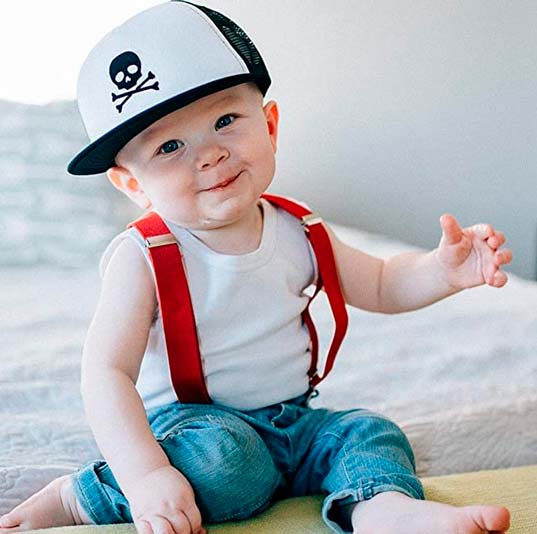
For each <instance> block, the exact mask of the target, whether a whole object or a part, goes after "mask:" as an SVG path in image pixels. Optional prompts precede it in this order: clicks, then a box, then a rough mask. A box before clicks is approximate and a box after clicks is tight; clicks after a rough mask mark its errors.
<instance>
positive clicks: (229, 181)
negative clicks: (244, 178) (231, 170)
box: [203, 172, 240, 191]
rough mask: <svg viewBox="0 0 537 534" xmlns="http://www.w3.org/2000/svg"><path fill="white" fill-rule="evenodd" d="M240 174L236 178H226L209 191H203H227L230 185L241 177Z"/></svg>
mask: <svg viewBox="0 0 537 534" xmlns="http://www.w3.org/2000/svg"><path fill="white" fill-rule="evenodd" d="M239 174H240V172H239ZM239 174H236V175H235V176H232V177H231V178H226V179H225V180H222V181H221V182H218V183H217V184H216V185H213V186H212V187H209V188H208V189H204V190H203V191H219V190H222V189H225V188H226V187H227V186H228V185H230V184H232V183H233V182H234V181H235V180H236V179H237V178H238V177H239Z"/></svg>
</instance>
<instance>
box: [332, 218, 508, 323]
mask: <svg viewBox="0 0 537 534" xmlns="http://www.w3.org/2000/svg"><path fill="white" fill-rule="evenodd" d="M440 224H441V227H442V231H443V234H442V239H441V241H440V244H439V246H438V247H437V248H436V249H434V250H432V251H430V252H410V253H404V254H399V255H397V256H393V257H391V258H388V259H386V260H383V259H380V258H375V257H373V256H370V255H368V254H365V253H364V252H362V251H360V250H358V249H355V248H353V247H350V246H349V245H347V244H345V243H343V242H341V241H340V240H339V239H338V238H337V237H336V236H335V234H334V233H333V232H332V230H330V228H328V231H329V234H330V240H331V242H332V246H333V248H334V254H335V258H336V263H337V267H338V274H339V278H340V283H341V286H342V291H343V294H344V297H345V300H346V302H347V303H348V304H350V305H352V306H355V307H358V308H362V309H365V310H369V311H374V312H382V313H399V312H404V311H410V310H415V309H418V308H422V307H424V306H427V305H429V304H432V303H433V302H436V301H438V300H440V299H442V298H445V297H447V296H449V295H453V294H454V293H457V292H459V291H461V290H462V289H465V288H468V287H474V286H478V285H482V284H484V283H487V284H488V285H491V286H494V287H502V286H503V285H505V283H506V282H507V276H506V274H505V273H504V272H503V271H501V266H502V265H504V264H506V263H509V262H510V261H511V258H512V254H511V251H509V250H498V249H499V248H500V247H501V245H503V243H504V242H505V238H504V236H503V234H502V233H501V232H495V231H494V229H493V228H492V227H491V226H490V225H486V224H480V225H475V226H472V227H470V228H466V229H464V230H463V229H462V228H460V227H459V225H458V223H457V221H456V220H455V219H454V218H453V217H452V216H450V215H444V216H443V217H442V218H441V219H440Z"/></svg>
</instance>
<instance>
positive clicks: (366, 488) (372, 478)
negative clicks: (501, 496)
mask: <svg viewBox="0 0 537 534" xmlns="http://www.w3.org/2000/svg"><path fill="white" fill-rule="evenodd" d="M310 473H311V475H310ZM295 485H296V486H297V487H296V488H295V490H294V491H295V493H296V494H298V493H299V492H309V493H311V492H322V493H328V497H327V498H326V499H325V501H324V504H323V510H322V513H323V518H324V519H325V521H326V523H327V524H328V525H329V526H330V527H331V528H332V530H333V531H334V532H338V533H341V532H354V533H355V534H373V533H374V534H407V533H408V534H430V533H431V532H434V533H435V534H481V533H482V532H483V531H487V530H490V529H488V528H487V527H494V528H493V530H491V531H494V532H496V531H497V532H498V533H501V532H503V531H504V530H506V529H507V528H508V525H509V513H508V512H507V510H506V509H504V508H497V507H489V506H477V507H466V508H457V507H452V506H448V505H444V504H440V503H435V502H431V501H424V500H423V499H424V494H423V489H422V486H421V483H420V482H419V479H418V478H417V476H416V474H415V463H414V455H413V453H412V449H411V447H410V444H409V443H408V440H407V439H406V437H405V435H404V434H403V433H402V432H401V430H400V429H399V427H398V426H397V425H395V423H393V422H391V421H389V420H388V419H386V418H384V417H381V416H379V415H376V414H374V413H372V412H368V411H366V410H352V411H348V412H339V413H333V414H331V416H330V417H329V418H328V419H327V420H326V421H325V422H324V423H323V424H322V426H321V427H319V429H318V430H317V431H316V435H315V438H314V440H313V443H312V447H311V449H310V451H309V452H308V456H307V458H306V460H305V462H304V464H303V466H302V468H301V470H300V471H299V472H298V473H297V476H296V478H295Z"/></svg>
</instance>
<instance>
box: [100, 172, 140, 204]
mask: <svg viewBox="0 0 537 534" xmlns="http://www.w3.org/2000/svg"><path fill="white" fill-rule="evenodd" d="M106 175H107V176H108V179H109V180H110V182H111V183H112V185H113V186H114V187H115V188H116V189H118V190H119V191H121V192H122V193H123V194H125V195H127V196H128V197H129V198H130V199H131V200H132V201H133V202H134V203H135V204H137V205H138V206H140V208H142V209H143V210H146V209H149V208H151V200H150V199H149V197H148V196H147V195H146V194H145V192H144V190H143V189H142V184H141V183H140V182H139V181H138V180H137V179H136V177H135V176H133V175H132V174H131V173H130V171H129V170H128V169H126V168H125V167H110V169H108V170H107V171H106Z"/></svg>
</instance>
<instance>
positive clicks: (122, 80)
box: [67, 0, 270, 175]
mask: <svg viewBox="0 0 537 534" xmlns="http://www.w3.org/2000/svg"><path fill="white" fill-rule="evenodd" d="M245 82H255V83H256V84H257V85H258V87H259V89H260V91H261V93H262V94H263V95H264V94H265V93H266V92H267V89H268V88H269V86H270V76H269V74H268V71H267V69H266V67H265V64H264V62H263V59H262V58H261V55H260V54H259V52H258V51H257V49H256V47H255V46H254V44H253V43H252V41H251V40H250V39H249V37H248V36H247V35H246V33H245V32H244V31H243V30H242V29H241V28H240V27H239V26H237V24H235V23H234V22H233V21H232V20H230V19H229V18H227V17H226V16H224V15H222V14H221V13H219V12H217V11H214V10H212V9H209V8H207V7H205V6H200V5H197V4H193V3H191V2H186V1H184V0H170V1H168V2H166V3H164V4H159V5H157V6H155V7H152V8H150V9H147V10H145V11H142V12H141V13H138V14H137V15H135V16H134V17H132V18H130V19H129V20H127V21H126V22H124V23H123V24H122V25H121V26H118V27H117V28H115V29H114V30H112V31H111V32H110V33H109V34H107V35H106V36H105V37H104V38H103V39H102V40H101V41H100V42H99V43H98V44H97V45H96V46H95V47H94V48H93V50H92V51H91V52H90V54H89V55H88V57H87V58H86V60H85V61H84V64H83V65H82V68H81V70H80V75H79V79H78V88H77V99H78V107H79V110H80V114H81V116H82V120H83V122H84V125H85V127H86V131H87V133H88V135H89V138H90V144H89V145H88V146H86V147H85V148H84V149H83V150H82V151H81V152H79V153H78V154H77V155H76V156H75V157H74V158H73V159H72V160H71V162H70V163H69V165H68V167H67V170H68V171H69V172H70V173H71V174H75V175H86V174H99V173H102V172H105V171H106V170H108V169H109V168H110V167H112V166H114V165H115V162H114V159H115V157H116V154H117V153H118V152H119V151H120V150H121V148H123V147H124V146H125V145H126V144H127V143H128V142H129V141H130V140H131V139H132V138H133V137H135V136H136V135H138V134H139V133H140V132H141V131H142V130H144V129H145V128H147V127H148V126H149V125H150V124H152V123H153V122H155V121H156V120H158V119H160V118H162V117H164V116H165V115H167V114H168V113H171V112H172V111H175V110H177V109H179V108H182V107H184V106H186V105H188V104H190V103H191V102H194V101H195V100H198V99H199V98H201V97H204V96H207V95H209V94H212V93H215V92H217V91H220V90H222V89H226V88H228V87H232V86H235V85H238V84H241V83H245Z"/></svg>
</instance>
